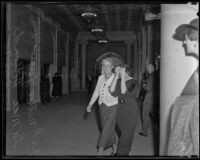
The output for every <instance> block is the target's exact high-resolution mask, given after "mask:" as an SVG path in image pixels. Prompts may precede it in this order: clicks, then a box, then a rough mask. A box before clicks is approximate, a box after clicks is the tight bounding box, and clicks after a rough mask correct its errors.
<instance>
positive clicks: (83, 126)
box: [6, 93, 153, 156]
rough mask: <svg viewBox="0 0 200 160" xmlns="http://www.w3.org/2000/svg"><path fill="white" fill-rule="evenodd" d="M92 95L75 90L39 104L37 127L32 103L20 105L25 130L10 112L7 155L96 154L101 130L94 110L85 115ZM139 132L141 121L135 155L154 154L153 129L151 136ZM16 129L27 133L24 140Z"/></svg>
mask: <svg viewBox="0 0 200 160" xmlns="http://www.w3.org/2000/svg"><path fill="white" fill-rule="evenodd" d="M89 98H90V97H89V96H88V94H86V93H79V94H78V93H74V94H71V95H64V96H63V97H61V99H60V100H58V101H55V99H52V100H51V102H50V103H49V104H48V105H47V106H44V105H42V104H38V105H37V109H36V112H35V115H34V116H33V118H35V120H36V121H35V122H36V125H35V126H34V127H32V125H29V124H30V123H29V121H30V120H28V107H29V106H21V107H20V110H19V113H18V114H19V115H20V117H21V118H20V119H21V124H22V125H21V126H22V127H21V129H18V130H17V129H16V126H15V127H13V125H12V121H13V119H12V118H13V116H11V114H9V115H7V122H8V123H7V127H8V128H7V135H6V138H7V146H6V150H7V154H8V155H10V156H12V155H36V156H70V155H71V156H87V155H95V154H96V143H97V140H98V136H99V131H98V125H97V121H96V118H95V117H96V115H95V112H94V109H93V112H91V113H90V114H89V115H88V117H87V119H84V118H83V115H84V111H85V107H86V106H87V102H88V101H89ZM94 108H95V106H94ZM139 131H140V123H138V126H137V130H136V135H135V139H134V141H133V150H132V152H131V153H132V155H134V156H135V155H136V156H137V155H142V156H145V155H153V141H152V131H150V135H149V137H147V138H146V137H142V136H139V135H138V132H139ZM16 132H18V133H19V135H23V136H22V137H23V138H22V139H21V140H20V138H16V137H17V136H14V135H17V134H16ZM19 137H20V136H19ZM18 139H19V141H18V143H17V144H16V145H14V140H16V141H17V140H18ZM14 146H15V148H14ZM110 152H111V149H108V150H106V151H105V152H104V155H109V154H110Z"/></svg>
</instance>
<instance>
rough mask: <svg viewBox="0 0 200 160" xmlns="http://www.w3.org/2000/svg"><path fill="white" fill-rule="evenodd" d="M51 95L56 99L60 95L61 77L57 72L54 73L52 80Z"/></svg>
mask: <svg viewBox="0 0 200 160" xmlns="http://www.w3.org/2000/svg"><path fill="white" fill-rule="evenodd" d="M52 83H53V90H52V96H55V97H56V100H57V99H58V98H59V97H61V96H62V78H61V76H60V75H59V74H58V73H55V75H54V77H53V80H52Z"/></svg>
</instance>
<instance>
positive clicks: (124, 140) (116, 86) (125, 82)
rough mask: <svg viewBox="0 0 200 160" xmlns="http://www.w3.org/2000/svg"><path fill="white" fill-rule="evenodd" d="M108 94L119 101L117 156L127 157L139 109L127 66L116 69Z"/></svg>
mask: <svg viewBox="0 0 200 160" xmlns="http://www.w3.org/2000/svg"><path fill="white" fill-rule="evenodd" d="M110 92H111V93H112V95H113V96H118V100H119V104H117V125H118V127H119V130H120V132H121V135H120V137H119V143H118V148H117V155H129V152H130V150H131V146H132V141H133V138H134V134H135V129H136V126H137V122H138V119H139V109H138V106H137V101H136V92H137V88H136V87H135V80H134V78H133V77H131V76H130V72H129V70H128V67H127V66H125V67H116V69H115V78H114V79H113V82H112V84H111V87H110Z"/></svg>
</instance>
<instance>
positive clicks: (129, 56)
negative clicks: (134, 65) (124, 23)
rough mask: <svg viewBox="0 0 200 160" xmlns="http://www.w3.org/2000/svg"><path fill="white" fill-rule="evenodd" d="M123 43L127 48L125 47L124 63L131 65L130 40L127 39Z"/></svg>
mask: <svg viewBox="0 0 200 160" xmlns="http://www.w3.org/2000/svg"><path fill="white" fill-rule="evenodd" d="M125 44H126V46H127V49H126V63H127V64H128V65H129V66H130V65H131V59H132V57H131V44H132V42H131V41H129V40H127V41H125Z"/></svg>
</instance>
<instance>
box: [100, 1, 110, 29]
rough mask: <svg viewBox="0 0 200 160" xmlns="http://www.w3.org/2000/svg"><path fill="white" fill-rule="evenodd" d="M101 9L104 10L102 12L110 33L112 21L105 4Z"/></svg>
mask: <svg viewBox="0 0 200 160" xmlns="http://www.w3.org/2000/svg"><path fill="white" fill-rule="evenodd" d="M100 6H101V9H102V12H103V14H104V16H105V20H106V24H107V27H108V30H109V31H110V30H111V25H110V19H109V15H108V8H107V7H106V5H105V4H101V5H100Z"/></svg>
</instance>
